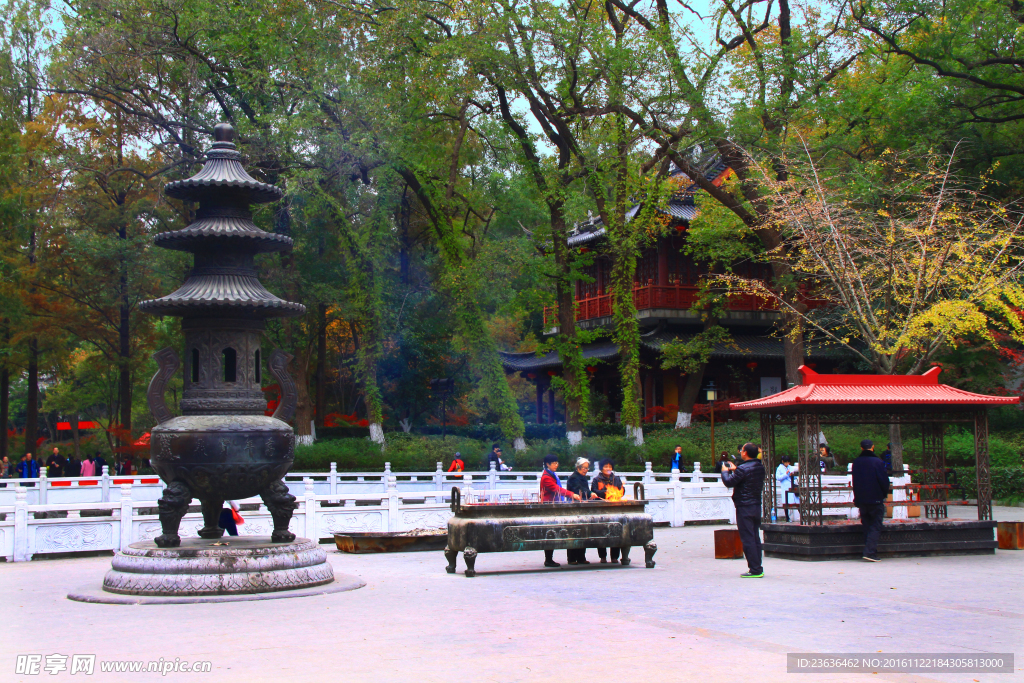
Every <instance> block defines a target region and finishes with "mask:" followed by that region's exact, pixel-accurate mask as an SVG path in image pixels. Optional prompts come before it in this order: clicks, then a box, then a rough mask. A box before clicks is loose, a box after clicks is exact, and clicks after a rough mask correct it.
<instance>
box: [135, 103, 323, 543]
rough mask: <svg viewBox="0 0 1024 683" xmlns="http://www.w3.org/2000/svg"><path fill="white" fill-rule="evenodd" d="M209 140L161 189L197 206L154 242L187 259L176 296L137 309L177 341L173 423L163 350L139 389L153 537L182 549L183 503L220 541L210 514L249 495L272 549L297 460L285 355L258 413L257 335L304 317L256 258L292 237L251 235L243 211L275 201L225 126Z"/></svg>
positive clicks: (279, 356)
mask: <svg viewBox="0 0 1024 683" xmlns="http://www.w3.org/2000/svg"><path fill="white" fill-rule="evenodd" d="M214 138H215V140H216V141H215V142H214V143H213V148H212V149H211V150H209V152H208V153H207V155H206V163H205V164H204V166H203V169H202V170H201V171H200V172H199V173H198V174H196V175H194V176H192V177H191V178H188V179H186V180H179V181H176V182H173V183H169V184H168V185H167V186H166V187H165V188H164V192H166V193H167V195H168V196H170V197H174V198H175V199H183V200H188V201H192V202H196V203H197V204H198V210H197V211H196V220H195V221H194V222H193V223H192V224H191V225H189V226H188V227H187V228H185V229H184V230H178V231H176V232H166V233H162V234H159V235H157V236H156V237H155V239H154V243H155V244H156V245H157V246H160V247H163V248H165V249H177V250H180V251H187V252H191V253H193V254H194V255H195V265H194V268H193V269H192V271H191V273H190V274H189V276H188V279H186V281H185V283H184V284H183V285H182V286H181V287H180V288H179V289H178V290H177V291H175V292H173V293H172V294H168V295H167V296H165V297H162V298H160V299H154V300H151V301H145V302H143V303H142V304H141V305H140V308H141V309H142V310H144V311H146V312H147V313H152V314H155V315H171V316H177V317H180V318H181V319H182V321H181V327H182V331H183V332H184V335H185V349H184V351H185V363H184V365H185V371H184V372H185V377H184V392H183V397H182V400H181V412H182V415H181V416H180V417H172V416H171V413H170V411H169V410H168V408H167V405H166V404H165V403H164V388H165V386H166V384H167V382H168V380H169V379H170V378H171V377H172V376H173V375H174V373H175V372H176V371H177V369H178V367H179V365H180V361H179V358H178V355H177V354H176V353H175V351H174V350H173V349H171V348H166V349H163V350H162V351H159V352H158V353H157V354H156V356H155V358H156V359H157V361H158V363H159V368H160V369H159V371H158V372H157V374H156V376H155V377H154V378H153V380H152V382H151V383H150V386H149V393H148V400H149V407H150V410H151V411H152V413H153V416H154V417H155V418H156V420H157V422H158V423H159V424H157V426H155V427H154V428H153V430H152V432H151V438H150V461H151V462H152V464H153V468H154V469H155V470H156V471H157V473H158V474H159V475H160V477H161V478H162V479H163V480H164V482H165V483H166V484H167V488H166V489H165V490H164V492H163V497H162V498H160V501H159V512H160V525H161V529H162V532H163V533H161V534H160V535H159V536H157V537H156V538H155V539H154V541H155V543H156V545H157V546H159V547H161V548H173V547H176V546H178V545H179V544H180V543H181V538H180V536H179V535H178V525H179V524H180V522H181V518H182V516H184V514H185V513H186V512H187V510H188V505H189V503H190V502H191V500H192V499H193V498H198V499H199V500H200V502H201V503H202V511H203V522H204V526H203V528H202V529H200V530H199V536H200V537H201V538H204V539H216V538H219V537H221V536H222V535H223V533H224V530H223V529H221V528H220V526H219V525H218V518H219V516H220V512H221V509H222V508H223V505H224V501H225V500H234V499H241V498H248V497H251V496H256V495H259V496H261V497H262V498H263V501H264V503H265V504H266V506H267V508H268V509H269V511H270V513H271V515H272V517H273V521H274V531H273V535H272V536H271V541H273V542H275V543H284V542H289V541H293V540H294V539H295V534H293V533H291V532H290V531H288V523H289V521H290V520H291V517H292V512H293V510H294V509H295V497H294V496H292V495H290V494H289V493H288V488H287V487H286V486H285V484H284V482H283V481H282V477H283V476H284V475H285V473H287V472H288V469H289V468H290V467H291V465H292V461H293V459H294V453H295V434H294V432H293V431H292V428H291V427H290V426H289V425H288V424H287V423H286V422H285V420H288V419H290V418H291V417H292V416H293V414H294V412H295V402H296V391H295V384H294V382H292V380H291V377H290V376H289V375H288V372H287V363H288V360H289V359H290V356H288V355H286V354H285V353H283V352H282V351H280V350H275V351H274V352H273V354H272V355H271V357H270V359H269V362H268V363H267V365H268V368H269V370H270V373H271V374H272V375H273V377H274V379H276V380H277V382H278V383H279V384H280V386H281V388H282V393H283V396H282V399H281V402H280V405H279V407H278V408H277V411H276V412H275V413H274V415H273V417H267V416H266V415H265V414H264V410H265V408H266V399H265V398H264V396H263V392H262V390H261V388H260V380H261V366H262V363H263V361H264V358H263V357H262V356H261V348H260V335H261V332H262V331H263V329H264V326H265V322H266V320H267V319H268V318H283V317H290V316H298V315H302V314H303V313H304V312H305V310H306V309H305V307H304V306H303V305H302V304H297V303H292V302H289V301H284V300H283V299H279V298H278V297H276V296H274V295H273V294H271V293H270V292H269V291H267V289H266V288H265V287H264V286H263V285H262V284H261V283H260V281H259V279H258V277H257V274H256V269H255V265H254V257H255V256H256V255H257V254H261V253H267V252H277V251H286V250H290V249H291V247H292V240H291V238H290V237H286V236H284V235H278V234H274V233H268V232H265V231H263V230H260V229H259V228H258V227H256V225H255V224H254V223H253V221H252V212H251V211H250V206H251V205H252V204H263V203H267V202H273V201H276V200H278V199H280V198H281V197H282V196H283V193H282V192H281V190H279V189H278V188H276V187H274V186H273V185H268V184H266V183H261V182H258V181H257V180H255V179H253V178H252V177H250V176H249V174H248V173H246V171H245V169H244V168H243V166H242V164H241V154H239V152H238V151H237V150H236V148H235V144H234V142H232V140H233V138H234V129H233V128H232V127H231V126H230V125H228V124H226V123H221V124H218V125H217V127H216V128H215V129H214Z"/></svg>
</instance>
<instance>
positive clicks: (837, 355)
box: [640, 332, 849, 360]
mask: <svg viewBox="0 0 1024 683" xmlns="http://www.w3.org/2000/svg"><path fill="white" fill-rule="evenodd" d="M695 336H696V335H694V334H674V333H671V332H659V333H656V334H651V335H646V336H644V337H642V338H641V339H640V344H641V345H642V346H644V347H646V348H648V349H650V350H652V351H659V352H660V351H661V348H662V347H663V346H664V345H665V344H667V343H669V342H671V341H675V340H677V339H678V340H679V341H683V342H686V341H689V340H691V339H693V338H694V337H695ZM805 350H806V354H807V357H808V358H813V359H816V360H824V359H836V360H838V359H841V358H846V357H847V356H848V355H849V354H848V353H847V352H846V351H845V350H844V349H843V348H842V347H839V346H825V345H822V344H816V343H813V342H812V343H809V344H807V345H806V347H805ZM711 357H712V358H718V359H721V360H735V359H740V358H763V359H771V358H784V357H785V354H784V352H783V348H782V339H780V338H778V337H768V336H763V335H754V334H736V335H733V336H732V340H731V341H729V342H718V343H717V344H715V347H714V350H713V351H712V352H711Z"/></svg>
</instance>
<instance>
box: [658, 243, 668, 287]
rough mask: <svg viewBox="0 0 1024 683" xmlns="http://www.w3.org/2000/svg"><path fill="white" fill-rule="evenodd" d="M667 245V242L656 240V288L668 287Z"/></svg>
mask: <svg viewBox="0 0 1024 683" xmlns="http://www.w3.org/2000/svg"><path fill="white" fill-rule="evenodd" d="M668 243H669V240H668V239H666V238H664V237H663V238H661V239H660V240H658V286H659V287H668Z"/></svg>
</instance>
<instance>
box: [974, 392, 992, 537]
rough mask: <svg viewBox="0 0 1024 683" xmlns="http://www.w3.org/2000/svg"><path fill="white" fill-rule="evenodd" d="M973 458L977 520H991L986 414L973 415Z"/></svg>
mask: <svg viewBox="0 0 1024 683" xmlns="http://www.w3.org/2000/svg"><path fill="white" fill-rule="evenodd" d="M974 458H975V460H976V467H975V470H976V471H977V485H978V519H979V520H981V521H990V520H991V519H992V470H991V468H990V463H989V458H988V412H987V411H985V410H984V409H982V410H979V411H978V412H977V413H975V415H974Z"/></svg>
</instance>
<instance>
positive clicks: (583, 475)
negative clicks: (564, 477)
mask: <svg viewBox="0 0 1024 683" xmlns="http://www.w3.org/2000/svg"><path fill="white" fill-rule="evenodd" d="M588 472H590V461H589V460H587V459H586V458H577V459H576V471H575V472H573V473H572V475H571V476H570V477H569V483H568V484H566V488H568V489H569V490H570V491H572V492H573V493H575V494H576V495H578V496H579V497H580V499H582V500H591V499H596V498H597V494H596V493H593V492H592V491H591V490H590V479H589V478H588V477H587V473H588ZM565 555H566V558H567V559H568V560H569V564H590V561H589V560H587V549H586V548H570V549H569V550H567V551H566V553H565Z"/></svg>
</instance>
